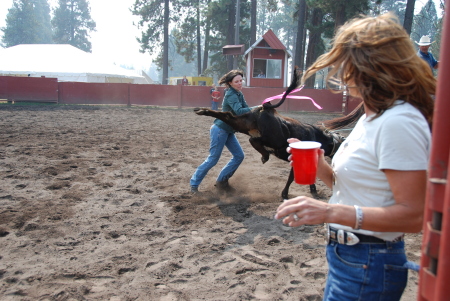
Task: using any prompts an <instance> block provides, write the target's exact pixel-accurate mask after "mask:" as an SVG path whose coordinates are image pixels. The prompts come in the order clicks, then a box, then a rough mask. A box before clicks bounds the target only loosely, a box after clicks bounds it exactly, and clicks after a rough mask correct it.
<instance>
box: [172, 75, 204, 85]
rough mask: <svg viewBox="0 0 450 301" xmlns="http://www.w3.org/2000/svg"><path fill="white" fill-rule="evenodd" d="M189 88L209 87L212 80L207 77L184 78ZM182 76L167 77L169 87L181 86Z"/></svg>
mask: <svg viewBox="0 0 450 301" xmlns="http://www.w3.org/2000/svg"><path fill="white" fill-rule="evenodd" d="M186 78H187V80H188V81H189V86H211V85H212V84H213V78H212V77H207V76H186ZM182 79H183V77H182V76H173V77H169V85H181V80H182Z"/></svg>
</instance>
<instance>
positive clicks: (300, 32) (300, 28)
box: [294, 0, 306, 70]
mask: <svg viewBox="0 0 450 301" xmlns="http://www.w3.org/2000/svg"><path fill="white" fill-rule="evenodd" d="M298 7H299V9H298V23H297V40H296V43H295V56H294V65H295V66H297V67H298V68H300V70H303V67H304V61H305V55H304V51H303V50H304V46H303V45H304V36H305V16H306V1H305V0H299V2H298Z"/></svg>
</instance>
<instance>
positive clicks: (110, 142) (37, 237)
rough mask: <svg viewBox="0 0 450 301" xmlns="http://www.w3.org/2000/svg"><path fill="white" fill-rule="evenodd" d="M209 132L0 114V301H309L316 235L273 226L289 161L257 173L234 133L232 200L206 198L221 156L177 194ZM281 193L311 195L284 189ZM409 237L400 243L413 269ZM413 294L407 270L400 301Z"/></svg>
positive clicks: (257, 165) (63, 110) (64, 110)
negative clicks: (237, 162) (194, 186)
mask: <svg viewBox="0 0 450 301" xmlns="http://www.w3.org/2000/svg"><path fill="white" fill-rule="evenodd" d="M287 115H288V116H290V117H294V118H297V119H299V120H301V121H303V122H306V123H315V122H316V121H318V120H326V119H330V118H333V117H334V116H336V115H330V114H311V113H309V114H307V113H303V114H293V113H292V114H287ZM212 121H213V120H212V118H210V117H204V116H197V115H195V114H194V113H193V112H192V110H191V109H182V110H176V109H158V108H137V107H97V106H53V105H52V106H50V105H47V106H17V105H15V106H6V105H3V106H0V128H1V130H0V175H1V186H0V300H3V301H8V300H109V301H125V300H162V301H168V300H321V298H322V296H323V288H324V285H325V279H326V273H327V264H326V260H325V252H324V247H325V243H324V233H325V230H324V226H323V225H318V226H303V227H299V228H290V227H287V226H284V225H283V224H282V223H281V222H280V221H277V220H274V219H273V215H274V213H275V209H276V208H277V206H278V205H279V204H280V200H281V199H280V194H281V190H282V188H283V187H284V184H285V182H286V179H287V177H288V173H289V166H288V163H286V162H283V161H281V160H279V159H277V158H275V157H271V159H270V160H269V161H268V162H267V163H266V164H264V165H263V164H262V163H261V161H260V155H259V154H258V153H257V152H256V151H255V150H254V149H253V148H252V147H251V145H250V143H249V142H248V137H247V136H245V135H242V134H238V139H239V141H240V142H241V145H242V147H243V148H244V151H245V153H246V158H245V160H244V162H243V163H242V165H241V167H240V168H239V169H238V171H237V172H236V174H235V175H234V176H233V177H232V178H231V180H230V183H231V184H232V185H233V186H234V187H235V188H236V189H237V190H238V193H237V194H235V195H234V196H228V197H227V196H222V195H220V194H217V192H216V191H215V189H214V182H215V179H216V177H217V175H218V174H219V171H220V169H221V168H222V167H223V166H224V165H225V163H226V162H227V161H228V160H229V158H230V156H229V153H228V152H227V151H225V152H224V155H223V156H222V158H221V160H220V161H219V163H218V165H217V166H216V167H215V168H213V169H212V170H211V171H210V173H209V174H208V175H207V177H206V178H205V180H204V182H203V183H202V185H201V186H200V191H201V192H202V194H200V195H195V196H192V195H190V194H189V193H188V189H189V178H190V176H191V175H192V173H193V172H194V170H195V169H196V167H197V166H198V165H199V164H200V163H201V162H203V160H204V159H205V158H206V156H207V155H208V147H209V134H208V133H209V127H210V126H211V124H212ZM317 186H318V191H319V194H320V196H321V198H322V199H323V201H326V199H327V198H328V197H329V196H330V190H329V189H328V188H326V187H325V186H324V184H323V183H321V182H320V181H319V182H318V185H317ZM290 195H291V196H295V195H310V194H309V189H308V187H306V186H300V185H296V184H293V185H292V187H291V191H290ZM421 239H422V236H421V235H420V234H418V235H407V236H406V242H407V245H408V247H407V248H408V249H407V250H408V257H409V260H412V261H415V262H417V263H418V262H419V261H420V244H421ZM417 283H418V274H417V273H416V272H410V273H409V284H408V287H407V289H406V291H405V293H404V296H403V299H402V300H405V301H406V300H408V301H409V300H415V299H416V294H417Z"/></svg>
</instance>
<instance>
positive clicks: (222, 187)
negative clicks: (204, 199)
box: [215, 180, 236, 193]
mask: <svg viewBox="0 0 450 301" xmlns="http://www.w3.org/2000/svg"><path fill="white" fill-rule="evenodd" d="M215 186H216V188H217V190H218V191H219V192H222V193H235V192H236V189H234V188H233V187H231V186H230V183H228V180H225V181H222V182H219V181H217V182H216V185H215Z"/></svg>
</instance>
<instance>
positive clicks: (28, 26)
mask: <svg viewBox="0 0 450 301" xmlns="http://www.w3.org/2000/svg"><path fill="white" fill-rule="evenodd" d="M1 30H2V31H3V38H2V44H3V46H4V47H11V46H15V45H19V44H49V43H52V37H51V32H52V28H51V25H50V8H49V5H48V2H47V0H14V2H13V6H12V7H11V8H10V9H9V10H8V14H7V16H6V27H4V28H2V29H1Z"/></svg>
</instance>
